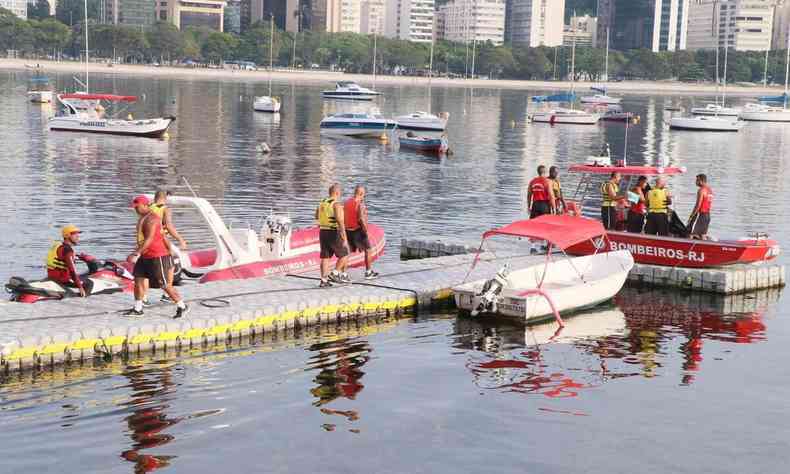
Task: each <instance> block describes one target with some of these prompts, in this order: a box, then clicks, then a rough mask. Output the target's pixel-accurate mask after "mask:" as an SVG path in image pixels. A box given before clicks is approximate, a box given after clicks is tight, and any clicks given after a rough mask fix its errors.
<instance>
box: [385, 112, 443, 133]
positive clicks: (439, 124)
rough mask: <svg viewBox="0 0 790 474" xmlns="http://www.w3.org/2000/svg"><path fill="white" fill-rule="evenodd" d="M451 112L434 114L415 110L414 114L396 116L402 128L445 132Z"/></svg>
mask: <svg viewBox="0 0 790 474" xmlns="http://www.w3.org/2000/svg"><path fill="white" fill-rule="evenodd" d="M449 118H450V114H448V113H447V112H442V113H440V114H439V115H434V114H431V113H428V112H414V113H413V114H407V115H401V116H399V117H395V121H397V122H398V128H400V129H402V130H419V131H425V132H443V131H444V130H445V129H446V128H447V120H448V119H449Z"/></svg>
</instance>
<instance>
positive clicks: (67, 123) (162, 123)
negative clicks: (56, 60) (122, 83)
mask: <svg viewBox="0 0 790 474" xmlns="http://www.w3.org/2000/svg"><path fill="white" fill-rule="evenodd" d="M56 97H57V98H58V102H60V103H61V104H63V109H62V111H61V113H60V114H59V115H56V116H55V117H52V118H51V119H49V129H50V130H62V131H69V132H90V133H108V134H113V135H131V136H136V137H161V136H162V135H164V133H165V132H166V131H167V128H168V127H170V124H171V123H173V121H175V117H160V118H152V119H141V120H123V119H117V118H106V117H105V116H104V111H105V109H104V107H103V106H102V105H101V103H102V101H107V102H113V103H121V102H125V103H131V102H135V101H136V100H137V97H135V96H129V95H112V94H87V93H82V92H77V93H73V94H58V95H57V96H56Z"/></svg>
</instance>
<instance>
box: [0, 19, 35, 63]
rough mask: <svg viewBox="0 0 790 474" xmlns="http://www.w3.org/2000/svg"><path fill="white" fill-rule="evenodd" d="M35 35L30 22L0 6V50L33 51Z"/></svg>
mask: <svg viewBox="0 0 790 474" xmlns="http://www.w3.org/2000/svg"><path fill="white" fill-rule="evenodd" d="M34 40H35V37H34V35H33V28H32V27H31V26H30V23H29V22H27V21H25V20H23V19H21V18H19V17H17V16H16V15H14V14H13V13H11V12H10V11H9V10H6V9H5V8H0V50H6V49H13V50H16V51H19V52H21V53H25V52H30V51H33V48H34V46H33V45H34Z"/></svg>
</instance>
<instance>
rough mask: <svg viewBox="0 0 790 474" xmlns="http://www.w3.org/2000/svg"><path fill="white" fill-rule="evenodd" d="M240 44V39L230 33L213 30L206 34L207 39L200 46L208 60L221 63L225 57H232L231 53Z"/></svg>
mask: <svg viewBox="0 0 790 474" xmlns="http://www.w3.org/2000/svg"><path fill="white" fill-rule="evenodd" d="M238 45H239V40H238V39H237V38H236V37H235V36H233V35H232V34H230V33H220V32H219V31H212V32H211V33H209V34H208V36H206V41H205V42H203V44H202V45H201V47H200V52H201V54H202V55H203V58H205V59H206V60H208V61H210V62H212V63H217V64H220V63H222V61H223V60H224V59H225V58H230V56H231V53H232V52H233V50H234V49H235V48H237V47H238Z"/></svg>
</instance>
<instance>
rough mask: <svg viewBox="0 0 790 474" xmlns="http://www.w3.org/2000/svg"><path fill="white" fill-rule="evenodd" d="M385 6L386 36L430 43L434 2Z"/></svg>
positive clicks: (395, 0) (404, 0)
mask: <svg viewBox="0 0 790 474" xmlns="http://www.w3.org/2000/svg"><path fill="white" fill-rule="evenodd" d="M560 1H564V0H560ZM386 5H387V6H386V13H385V19H386V21H385V27H384V34H385V35H386V36H388V37H390V38H397V39H402V40H408V41H417V42H423V43H430V42H431V40H432V39H433V14H434V0H388V1H387V3H386Z"/></svg>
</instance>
